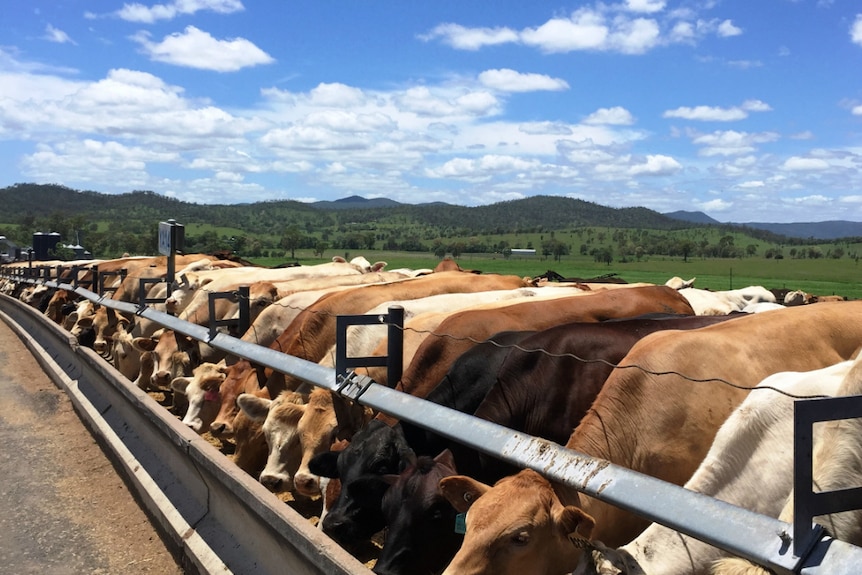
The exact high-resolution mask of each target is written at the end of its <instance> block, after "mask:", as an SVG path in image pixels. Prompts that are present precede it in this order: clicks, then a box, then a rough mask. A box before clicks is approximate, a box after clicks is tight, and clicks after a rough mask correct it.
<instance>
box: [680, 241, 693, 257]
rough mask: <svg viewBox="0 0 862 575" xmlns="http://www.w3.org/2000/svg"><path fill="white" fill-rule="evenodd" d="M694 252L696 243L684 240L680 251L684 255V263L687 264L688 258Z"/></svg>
mask: <svg viewBox="0 0 862 575" xmlns="http://www.w3.org/2000/svg"><path fill="white" fill-rule="evenodd" d="M693 250H694V243H693V242H692V241H691V240H683V241H682V242H680V244H679V251H680V253H682V261H684V262H687V261H688V256H690V255H691V252H692V251H693Z"/></svg>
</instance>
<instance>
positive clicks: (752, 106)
mask: <svg viewBox="0 0 862 575" xmlns="http://www.w3.org/2000/svg"><path fill="white" fill-rule="evenodd" d="M740 107H741V108H742V109H743V110H745V111H746V112H771V111H772V106H770V105H769V104H767V103H766V102H761V101H760V100H746V101H745V102H743V103H742V106H740Z"/></svg>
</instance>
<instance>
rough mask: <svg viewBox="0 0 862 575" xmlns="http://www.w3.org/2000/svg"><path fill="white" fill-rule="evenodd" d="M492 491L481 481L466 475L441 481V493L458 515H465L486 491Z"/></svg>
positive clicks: (445, 478) (454, 476)
mask: <svg viewBox="0 0 862 575" xmlns="http://www.w3.org/2000/svg"><path fill="white" fill-rule="evenodd" d="M489 489H491V487H490V486H489V485H485V484H484V483H482V482H480V481H476V480H475V479H473V478H472V477H467V476H466V475H452V476H451V477H444V478H443V479H441V480H440V492H441V493H442V494H443V497H445V498H446V499H447V500H448V501H449V503H451V504H452V507H454V508H455V510H456V511H458V513H464V512H466V511H467V510H468V509H470V506H471V505H473V503H474V502H475V501H476V500H477V499H479V497H481V496H482V495H483V494H484V493H485V492H486V491H488V490H489Z"/></svg>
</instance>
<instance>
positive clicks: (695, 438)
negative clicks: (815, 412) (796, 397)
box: [441, 302, 862, 575]
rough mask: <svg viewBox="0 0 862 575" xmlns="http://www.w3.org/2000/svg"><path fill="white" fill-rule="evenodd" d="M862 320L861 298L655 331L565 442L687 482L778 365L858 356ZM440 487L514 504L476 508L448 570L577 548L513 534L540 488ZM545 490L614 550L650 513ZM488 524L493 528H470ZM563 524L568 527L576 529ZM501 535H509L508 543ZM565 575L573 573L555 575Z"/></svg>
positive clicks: (462, 481) (815, 364)
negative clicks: (516, 549)
mask: <svg viewBox="0 0 862 575" xmlns="http://www.w3.org/2000/svg"><path fill="white" fill-rule="evenodd" d="M860 320H862V302H839V303H824V304H821V305H818V306H803V307H798V308H791V309H788V310H784V311H781V312H776V313H763V314H754V315H749V316H745V317H742V318H738V319H735V320H734V321H729V322H723V323H721V324H717V325H714V326H709V327H704V328H701V329H697V330H693V331H686V332H674V331H665V332H659V333H654V334H651V335H648V336H646V337H645V338H644V339H642V340H641V341H640V342H638V343H637V344H636V345H635V346H634V347H633V348H632V350H631V351H630V353H629V354H628V355H627V356H626V358H625V359H624V360H623V361H622V362H621V365H623V366H630V367H625V368H617V369H616V370H614V372H613V373H612V374H611V376H610V377H609V378H608V380H607V382H606V383H605V386H604V387H603V389H602V391H601V392H600V393H599V395H598V397H597V398H596V400H595V402H594V403H593V406H592V408H591V409H590V412H589V413H588V414H587V415H586V416H585V417H584V418H583V420H582V421H581V423H580V425H578V427H577V428H576V429H575V430H574V432H573V433H572V435H571V437H570V438H569V441H568V442H567V444H566V446H567V447H569V448H570V449H573V450H574V451H577V452H579V453H584V454H587V455H590V456H593V457H597V458H600V459H605V460H607V461H610V462H611V463H615V464H617V465H621V466H624V467H628V468H630V469H633V470H636V471H639V472H642V473H646V474H648V475H652V476H654V477H657V478H659V479H663V480H665V481H669V482H672V483H676V484H678V485H682V484H683V483H685V482H686V481H687V480H688V479H689V477H690V476H691V475H692V473H693V472H694V470H695V469H696V468H697V466H698V465H699V464H700V462H701V461H702V459H703V458H704V456H705V455H706V453H707V451H708V449H709V447H710V446H711V445H712V442H713V439H714V437H715V434H716V432H717V430H718V428H719V426H720V425H721V424H722V423H723V422H724V420H725V419H726V418H727V417H728V416H729V415H730V413H731V412H732V411H733V410H734V409H735V408H736V406H737V405H739V403H740V402H741V401H742V400H743V399H744V398H745V397H746V395H747V394H748V389H749V388H750V387H753V386H755V385H756V384H757V383H759V382H760V381H761V380H762V379H764V378H765V377H766V376H768V375H771V374H773V373H777V372H779V371H809V370H813V369H818V368H822V367H826V366H829V365H833V364H835V363H838V362H840V361H843V360H847V359H851V358H852V357H854V356H855V354H856V353H857V351H858V350H859V347H860V344H862V321H860ZM522 473H524V474H527V475H529V474H530V473H532V472H522ZM441 488H442V489H444V492H445V493H446V494H447V498H448V499H450V501H451V502H452V503H453V505H456V506H460V507H464V505H465V498H467V499H468V500H472V501H475V500H476V499H477V498H478V497H479V496H480V495H482V496H483V497H484V495H483V494H487V493H490V492H492V491H494V492H495V497H500V498H501V499H500V500H505V501H507V502H508V503H507V505H506V506H505V507H501V508H499V509H496V510H495V515H494V516H491V515H490V514H488V513H482V512H479V511H481V510H482V509H484V507H479V508H473V509H471V512H470V513H469V514H468V516H467V534H466V537H465V539H464V545H463V546H462V547H461V550H460V551H459V552H458V554H457V555H456V557H455V558H454V559H453V560H452V563H451V564H450V566H449V568H448V569H447V570H446V572H445V573H446V575H453V574H455V573H458V574H462V575H463V574H478V573H499V574H501V575H506V574H507V573H514V571H508V570H503V571H496V570H483V569H482V568H475V569H473V568H471V569H466V570H465V568H464V567H465V566H467V565H485V564H486V563H487V562H483V561H482V560H481V557H482V556H483V555H484V551H483V550H485V549H488V548H491V547H493V546H496V545H510V546H511V545H513V546H520V547H522V548H523V549H524V551H523V552H524V553H526V554H527V555H529V556H530V557H532V558H533V559H534V560H535V561H541V557H542V556H544V555H557V554H560V553H568V552H569V550H568V548H566V546H565V545H563V546H557V545H552V544H551V540H546V541H547V543H548V544H543V543H541V542H536V544H535V545H530V546H529V549H527V548H526V546H524V545H522V544H521V543H519V539H521V538H515V539H513V538H511V534H512V533H513V532H515V531H513V530H515V529H517V528H518V527H519V526H521V525H523V518H524V517H525V515H524V513H528V514H529V515H530V516H533V515H534V514H535V513H536V511H535V510H534V509H532V508H526V507H524V506H523V505H522V504H521V502H522V501H527V499H528V498H529V499H530V500H534V498H535V497H536V494H535V493H530V494H528V493H527V490H525V489H524V488H522V487H516V486H515V484H513V483H511V482H505V483H504V482H501V483H498V484H497V486H495V487H494V488H493V489H492V491H488V489H487V486H482V485H481V484H478V482H476V481H474V480H472V479H470V478H468V477H464V476H460V477H457V478H447V479H444V480H443V481H442V482H441ZM534 491H535V489H534ZM543 493H545V497H547V498H548V499H547V501H548V503H547V505H548V506H549V508H550V506H551V505H556V504H559V505H562V506H564V507H567V506H575V507H577V508H579V509H581V510H582V511H583V512H584V513H585V514H586V515H589V516H591V517H593V518H594V519H595V523H596V526H595V529H594V530H593V534H592V535H593V537H594V538H596V539H598V540H599V541H602V542H604V543H606V544H607V545H609V546H611V547H617V546H620V545H623V544H625V543H627V542H629V541H631V540H632V539H633V538H634V537H635V536H636V535H637V534H638V533H639V532H640V531H641V530H642V529H644V528H645V527H646V525H647V521H646V520H645V519H643V518H640V517H637V516H635V515H633V514H631V513H629V512H626V511H623V510H621V509H619V508H617V507H614V506H612V505H609V504H607V503H604V502H602V501H600V500H598V499H594V498H592V497H588V496H586V495H580V494H579V493H578V492H577V491H576V490H574V489H571V488H569V487H567V486H564V485H553V488H550V487H549V488H546V489H543ZM471 498H472V499H471ZM543 517H550V516H548V515H544V516H543ZM485 523H488V524H489V525H490V526H492V527H487V528H483V529H471V526H473V525H483V524H485ZM556 528H557V529H560V530H562V531H565V530H566V529H567V526H566V525H565V524H563V525H559V524H557V527H556ZM483 534H484V535H485V536H488V538H486V537H483V536H482V535H483ZM501 537H508V539H506V540H505V541H501ZM531 541H533V542H535V540H531ZM553 541H556V540H553ZM477 558H479V559H477ZM574 567H575V564H574V563H571V564H568V565H566V566H565V568H566V569H568V570H569V571H570V570H572V569H574ZM556 572H559V573H563V572H565V571H549V572H548V573H556Z"/></svg>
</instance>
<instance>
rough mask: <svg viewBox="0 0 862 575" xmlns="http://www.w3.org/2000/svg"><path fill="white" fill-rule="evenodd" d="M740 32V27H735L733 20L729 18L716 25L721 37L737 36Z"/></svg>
mask: <svg viewBox="0 0 862 575" xmlns="http://www.w3.org/2000/svg"><path fill="white" fill-rule="evenodd" d="M740 34H742V29H741V28H737V27H736V26H734V25H733V22H731V21H730V20H725V21H724V22H722V23H721V24H719V25H718V35H719V36H721V37H722V38H729V37H731V36H739V35H740Z"/></svg>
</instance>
